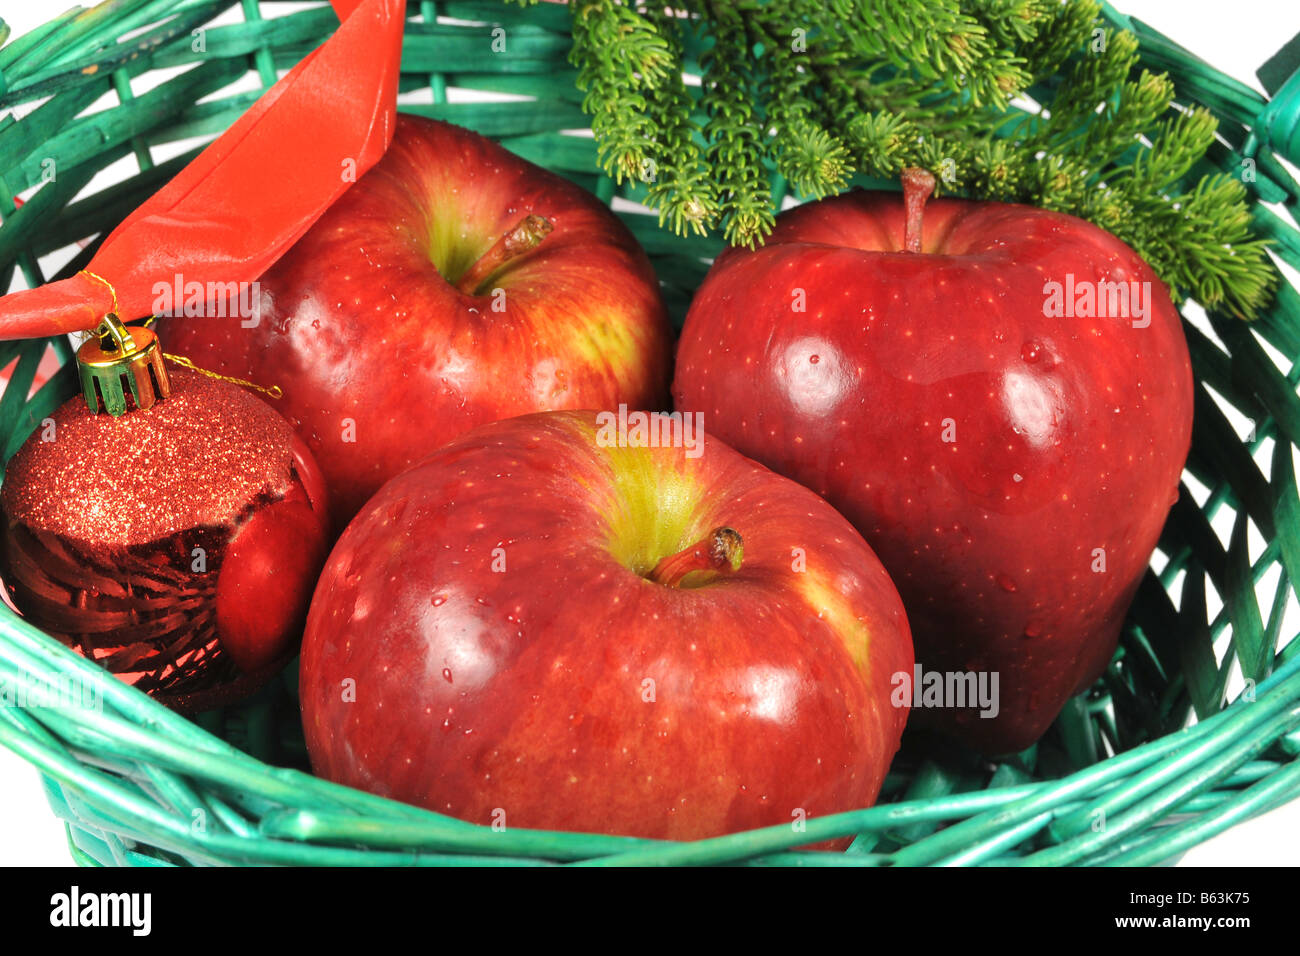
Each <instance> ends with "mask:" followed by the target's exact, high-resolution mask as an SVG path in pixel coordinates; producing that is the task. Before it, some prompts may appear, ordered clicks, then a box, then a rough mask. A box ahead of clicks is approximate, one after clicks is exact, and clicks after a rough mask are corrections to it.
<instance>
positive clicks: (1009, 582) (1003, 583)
mask: <svg viewBox="0 0 1300 956" xmlns="http://www.w3.org/2000/svg"><path fill="white" fill-rule="evenodd" d="M997 581H998V587H1000V588H1001V589H1002V590H1004V591H1015V589H1016V582H1015V580H1014V579H1012V577H1011V575H1009V574H999V575H998V577H997Z"/></svg>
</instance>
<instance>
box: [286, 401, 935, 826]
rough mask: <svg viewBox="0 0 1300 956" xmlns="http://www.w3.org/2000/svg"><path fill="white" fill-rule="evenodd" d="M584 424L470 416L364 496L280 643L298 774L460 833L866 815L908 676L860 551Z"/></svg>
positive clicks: (786, 508) (884, 590) (768, 476)
mask: <svg viewBox="0 0 1300 956" xmlns="http://www.w3.org/2000/svg"><path fill="white" fill-rule="evenodd" d="M634 415H635V413H634ZM653 421H654V422H656V423H660V424H662V423H664V422H668V421H670V420H669V419H668V418H666V417H663V416H655V417H654V419H653ZM678 422H679V423H680V419H678ZM606 424H608V423H607V422H605V421H604V420H603V419H600V418H598V417H597V416H596V413H593V412H550V413H543V414H537V415H529V416H524V417H521V418H516V419H512V420H509V421H505V422H499V423H496V424H493V425H489V426H485V427H483V428H480V429H477V430H475V431H473V432H471V433H470V434H468V435H465V436H463V437H461V438H460V439H457V440H455V441H453V442H452V443H451V444H449V445H447V446H446V447H444V448H442V449H441V450H439V451H438V452H436V453H435V454H434V455H432V456H431V457H430V458H428V459H427V460H425V461H424V462H422V463H420V464H419V465H417V466H415V467H414V468H412V469H411V470H409V471H407V472H405V473H403V474H402V475H400V476H398V477H397V478H395V479H393V480H392V481H390V482H389V483H388V484H387V485H386V486H385V487H384V488H383V489H382V490H381V491H380V492H379V494H377V495H376V496H375V497H374V498H373V499H372V500H371V501H370V502H369V504H367V506H366V507H365V509H364V510H363V511H362V512H361V514H360V515H359V516H358V517H357V518H356V519H355V520H354V521H353V523H352V524H351V525H350V526H349V527H348V529H347V531H346V532H345V533H344V534H343V536H342V538H340V540H339V542H338V544H337V546H336V547H335V549H334V552H333V554H331V556H330V558H329V561H328V562H327V564H326V568H325V571H324V573H323V575H322V577H321V580H320V583H319V585H318V587H317V590H316V594H315V596H314V598H313V599H312V606H311V611H310V614H309V617H308V623H307V632H306V636H305V638H304V647H303V655H302V670H301V697H302V709H303V723H304V728H305V732H306V739H307V746H308V749H309V751H310V753H311V758H312V765H313V767H314V769H315V771H316V773H317V774H319V775H321V776H323V777H326V778H328V779H330V780H334V781H338V782H340V783H344V784H348V785H350V786H354V787H359V788H361V789H364V790H369V791H372V792H374V793H379V794H383V795H385V796H389V797H394V798H396V799H398V800H403V801H406V802H409V803H414V804H419V805H421V806H424V807H428V808H430V809H432V810H436V811H438V812H441V813H446V814H450V815H452V816H456V817H459V818H461V819H464V820H468V821H471V822H475V823H480V824H492V823H504V824H506V825H507V826H518V827H534V828H542V829H557V830H580V831H599V832H608V833H621V834H629V835H634V836H642V837H658V838H669V839H690V838H697V837H707V836H712V835H716V834H721V833H726V832H729V831H734V830H742V829H747V828H752V827H758V826H763V825H767V824H781V823H791V822H797V821H799V820H801V819H802V818H803V815H807V816H820V815H824V814H829V813H834V812H837V811H842V810H849V809H852V808H857V807H865V806H868V805H870V804H871V802H872V801H873V800H874V799H875V797H876V795H877V793H878V791H879V789H880V785H881V782H882V780H883V778H884V775H885V771H886V769H887V767H888V765H889V761H890V759H891V757H892V756H893V754H894V752H895V751H896V750H897V747H898V742H899V737H900V735H901V733H902V730H903V724H904V722H905V720H906V716H907V710H906V708H900V707H895V706H893V704H892V702H891V700H890V692H891V689H892V687H891V680H892V678H893V675H895V674H897V673H899V672H905V673H910V672H911V668H912V664H913V659H912V647H911V640H910V637H909V633H908V628H907V621H906V618H905V617H904V613H903V608H902V604H901V602H900V601H899V599H898V595H897V592H896V591H895V590H894V587H893V585H892V584H891V583H890V581H889V578H888V577H887V576H886V574H885V572H884V570H883V569H882V568H881V566H880V564H879V562H878V561H877V560H876V558H875V556H874V555H873V554H872V553H871V550H870V549H869V548H868V547H867V545H866V543H865V542H863V540H862V538H861V537H860V536H859V535H858V534H857V532H855V531H854V530H853V528H852V527H851V526H850V525H849V523H848V522H847V521H845V520H844V519H843V518H842V517H840V515H838V514H836V513H835V511H834V510H833V509H832V508H831V507H830V506H829V505H827V504H826V503H825V502H824V501H822V500H821V499H820V498H818V497H817V496H816V495H814V494H812V493H811V492H810V491H808V490H807V489H805V488H802V487H800V486H799V485H797V484H795V483H794V482H792V481H789V480H787V479H785V478H782V477H780V476H778V475H775V474H773V473H772V472H770V471H768V470H767V469H765V468H762V467H760V466H759V465H756V464H754V463H753V462H751V461H749V460H748V459H746V458H744V457H742V456H740V455H738V454H736V453H735V452H734V451H732V450H731V449H729V448H727V447H725V446H724V445H723V444H722V443H721V442H718V441H715V440H714V439H712V438H711V437H710V438H708V439H706V440H704V444H703V446H702V451H703V453H702V454H694V453H693V452H692V451H691V449H690V448H683V447H645V446H642V447H623V446H620V445H619V444H618V442H617V439H616V438H614V439H611V438H610V435H611V432H609V431H601V428H602V427H604V425H606ZM628 435H629V441H635V440H637V439H636V433H635V431H630V432H629V433H628ZM697 435H698V437H699V438H700V439H703V438H704V436H703V434H702V433H697ZM607 439H609V440H607ZM649 440H650V441H653V439H649ZM732 529H734V530H732Z"/></svg>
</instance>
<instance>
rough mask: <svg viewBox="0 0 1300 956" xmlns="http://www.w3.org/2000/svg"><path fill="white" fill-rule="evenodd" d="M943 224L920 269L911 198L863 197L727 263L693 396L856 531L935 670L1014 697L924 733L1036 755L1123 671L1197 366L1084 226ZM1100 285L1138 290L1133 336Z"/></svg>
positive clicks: (993, 221) (931, 232) (933, 210)
mask: <svg viewBox="0 0 1300 956" xmlns="http://www.w3.org/2000/svg"><path fill="white" fill-rule="evenodd" d="M909 189H911V190H912V191H913V193H914V194H913V196H912V206H913V209H912V212H913V223H912V229H911V232H912V236H913V238H914V239H917V238H919V237H920V203H922V202H924V194H925V192H927V191H928V190H926V188H925V186H924V185H923V184H917V183H915V182H914V183H912V184H911V185H910V187H909ZM924 217H925V218H924V241H923V243H922V244H921V245H920V248H919V249H918V250H917V251H914V252H912V251H907V249H906V248H905V238H904V237H905V232H906V231H907V228H908V224H907V215H906V211H905V209H904V202H903V199H902V198H901V197H900V196H898V195H896V194H892V193H871V192H857V193H852V194H848V195H844V196H841V197H839V198H836V199H832V200H827V201H825V202H820V203H815V204H809V205H806V206H801V207H798V208H795V209H792V210H790V211H788V212H786V213H783V214H782V215H781V216H780V217H779V218H778V221H777V226H776V228H775V230H774V231H773V233H772V236H771V238H770V239H769V241H768V242H767V244H766V245H765V246H764V247H763V248H762V249H759V250H757V251H753V252H748V251H742V250H735V249H732V250H728V251H727V252H725V253H724V254H723V255H722V256H721V257H719V259H718V260H717V262H716V263H715V265H714V267H713V269H712V270H711V272H710V273H709V276H708V278H707V279H706V281H705V282H704V284H703V286H702V287H701V289H700V290H699V293H698V294H697V295H696V297H695V300H694V302H693V303H692V306H691V309H690V313H689V315H688V316H687V319H686V324H685V329H684V331H683V334H682V340H681V344H680V347H679V351H678V355H677V377H676V380H675V382H674V385H673V392H674V397H675V399H676V403H677V408H679V409H682V410H688V411H699V412H703V414H704V415H705V421H706V423H707V425H708V428H709V431H710V433H711V434H716V435H717V436H718V437H719V438H721V439H722V440H724V441H726V442H727V443H729V444H730V445H732V446H733V447H734V448H736V449H737V450H739V451H740V452H742V453H744V454H746V455H749V456H751V457H753V458H755V459H757V460H758V461H760V462H762V463H764V464H766V465H767V466H768V467H770V468H773V469H775V470H776V471H778V472H780V473H782V474H784V475H788V476H789V477H791V478H794V479H795V480H797V481H799V482H801V483H803V484H805V485H807V486H808V487H809V488H811V489H813V490H814V491H816V492H817V493H818V494H820V495H823V496H824V497H825V498H826V499H827V500H828V501H830V502H831V504H833V505H835V507H836V508H838V509H839V510H840V511H841V512H842V513H843V514H844V515H845V516H846V517H848V518H849V520H850V521H852V522H853V523H854V525H855V526H856V527H857V528H858V530H859V531H861V532H862V534H863V536H864V537H865V538H866V539H867V541H868V542H870V544H871V546H872V547H873V548H874V549H875V550H876V552H877V553H878V554H879V555H880V558H881V560H882V561H883V562H884V565H885V567H886V568H887V569H888V570H889V573H890V575H891V576H892V577H893V579H894V582H895V583H896V584H897V586H898V589H899V592H900V594H901V595H902V597H903V602H904V604H905V606H906V607H907V612H908V619H909V621H910V623H911V626H912V632H913V635H914V638H915V641H916V651H917V661H918V663H919V664H920V665H921V666H922V667H923V668H924V669H925V670H926V671H930V672H939V673H943V672H958V671H962V672H964V671H978V672H989V673H992V672H996V673H997V674H998V675H999V686H1000V697H1001V702H1000V708H999V710H1000V713H999V714H998V715H997V716H996V717H994V718H991V719H985V718H983V717H981V716H980V712H979V711H978V710H977V709H975V708H971V707H966V708H956V709H946V710H922V711H920V712H918V713H917V714H915V715H914V718H913V719H914V720H918V721H928V722H930V723H933V724H937V725H938V726H939V727H941V728H943V729H945V730H946V731H948V732H950V733H952V734H954V735H956V736H957V737H959V738H961V739H962V740H964V741H966V742H967V743H969V744H971V745H973V746H975V747H978V748H980V749H983V750H985V751H988V752H1009V751H1017V750H1020V749H1022V748H1024V747H1026V746H1028V745H1029V744H1030V743H1032V742H1033V741H1034V740H1036V739H1037V738H1038V737H1039V736H1040V735H1041V734H1042V733H1043V732H1044V731H1045V730H1046V729H1047V728H1048V726H1049V725H1050V724H1051V723H1052V721H1053V719H1054V718H1055V717H1056V715H1057V714H1058V713H1059V712H1060V710H1061V708H1062V706H1063V705H1064V703H1065V701H1066V700H1067V699H1068V698H1069V697H1070V696H1071V695H1072V694H1076V693H1079V692H1081V691H1083V690H1085V689H1086V688H1087V687H1088V686H1089V685H1090V684H1091V683H1092V682H1093V681H1094V680H1095V679H1096V678H1097V677H1098V675H1099V674H1100V673H1101V671H1102V670H1104V668H1105V666H1106V664H1107V662H1108V661H1109V659H1110V657H1111V655H1112V653H1113V652H1114V649H1115V645H1116V641H1117V639H1118V634H1119V629H1120V626H1121V623H1122V621H1123V619H1124V615H1125V612H1126V610H1127V608H1128V606H1129V604H1130V602H1131V600H1132V598H1133V595H1134V593H1135V591H1136V589H1137V586H1138V583H1139V581H1140V579H1141V577H1142V575H1143V573H1144V571H1145V570H1146V567H1147V563H1148V560H1149V559H1150V556H1151V552H1152V549H1153V548H1154V547H1155V544H1156V541H1157V538H1158V536H1159V534H1160V529H1161V527H1162V525H1163V523H1164V520H1165V517H1166V515H1167V513H1168V511H1169V508H1170V506H1171V504H1172V503H1173V501H1174V500H1175V498H1176V496H1177V488H1178V480H1179V475H1180V473H1181V470H1182V467H1183V463H1184V461H1185V459H1186V457H1187V452H1188V448H1189V445H1190V441H1191V420H1192V375H1191V369H1190V364H1189V360H1188V352H1187V345H1186V342H1185V340H1184V337H1183V334H1182V330H1181V327H1180V324H1179V317H1178V313H1177V311H1176V310H1175V309H1174V307H1173V305H1172V303H1171V302H1170V300H1169V296H1168V294H1167V292H1166V290H1165V287H1164V286H1163V285H1162V284H1161V283H1160V282H1159V280H1157V279H1156V277H1155V275H1153V274H1152V272H1151V270H1150V268H1149V267H1148V266H1147V265H1146V264H1145V263H1144V262H1142V261H1141V259H1139V258H1138V256H1137V255H1136V254H1135V253H1134V252H1133V251H1132V250H1131V249H1129V248H1128V247H1127V246H1126V245H1124V243H1122V242H1121V241H1119V240H1118V239H1116V238H1115V237H1114V236H1112V235H1110V234H1109V233H1107V232H1104V231H1103V230H1101V229H1099V228H1097V227H1095V226H1093V225H1090V224H1089V223H1086V222H1083V221H1081V220H1079V219H1075V218H1072V217H1070V216H1065V215H1060V214H1057V213H1052V212H1047V211H1044V210H1042V209H1034V208H1029V207H1025V206H1013V205H1006V204H1000V203H977V202H970V201H962V200H956V199H952V200H939V201H936V202H932V203H930V204H929V205H928V206H926V207H925V210H924ZM1106 282H1112V283H1136V284H1137V285H1136V286H1134V285H1125V286H1124V287H1123V288H1124V289H1125V290H1126V291H1127V292H1128V293H1133V292H1136V293H1137V296H1136V298H1130V300H1129V302H1128V309H1127V312H1128V313H1129V314H1128V315H1122V314H1118V313H1122V312H1124V311H1125V310H1124V309H1122V308H1120V307H1119V306H1120V305H1121V304H1122V303H1119V302H1118V301H1117V300H1118V296H1119V291H1118V290H1119V289H1120V287H1119V286H1100V284H1101V283H1106ZM1052 283H1057V284H1059V286H1058V285H1052ZM1085 290H1091V294H1092V295H1093V299H1092V308H1091V309H1089V308H1087V305H1088V303H1087V301H1086V300H1085V299H1084V294H1085ZM1098 291H1100V292H1101V293H1102V296H1103V299H1104V301H1105V308H1104V311H1105V312H1107V313H1111V314H1110V315H1108V316H1100V315H1098V314H1097V313H1098V312H1099V311H1102V310H1100V309H1099V308H1098V306H1097V300H1096V293H1097V292H1098ZM1112 293H1113V294H1114V295H1115V297H1116V300H1115V301H1112V298H1111V296H1112ZM1061 312H1066V313H1067V314H1064V315H1063V314H1060V313H1061ZM1139 313H1141V314H1139Z"/></svg>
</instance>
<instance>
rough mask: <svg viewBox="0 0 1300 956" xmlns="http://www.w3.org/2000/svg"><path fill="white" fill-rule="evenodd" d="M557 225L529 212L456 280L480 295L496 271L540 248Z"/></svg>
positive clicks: (459, 285)
mask: <svg viewBox="0 0 1300 956" xmlns="http://www.w3.org/2000/svg"><path fill="white" fill-rule="evenodd" d="M554 228H555V226H554V225H553V224H552V222H551V221H550V220H549V219H547V218H545V217H544V216H538V215H534V214H531V213H530V214H529V215H527V216H524V218H523V219H520V220H519V222H518V223H516V225H515V227H514V228H513V229H511V230H509V231H508V232H505V233H503V234H502V235H501V236H500V237H499V238H498V239H497V241H496V242H494V243H492V248H490V249H489V250H488V251H487V252H485V253H483V255H482V256H480V257H479V259H478V261H477V262H475V263H474V264H473V265H472V266H470V267H469V268H468V269H466V270H465V274H464V275H462V276H461V277H460V278H459V279H458V280H457V281H456V288H457V289H459V290H460V291H461V292H464V293H465V294H466V295H479V294H480V292H479V287H480V286H482V285H483V284H484V283H485V282H486V281H487V280H488V279H489V278H491V277H492V274H493V273H494V272H496V271H497V270H498V269H500V268H501V267H502V266H503V265H505V264H506V263H507V262H509V261H510V260H511V259H513V258H515V257H516V256H521V255H523V254H524V253H525V252H528V251H530V250H532V249H536V248H537V247H538V246H539V245H541V242H542V240H543V239H545V238H546V237H547V235H548V234H549V233H550V231H551V230H552V229H554Z"/></svg>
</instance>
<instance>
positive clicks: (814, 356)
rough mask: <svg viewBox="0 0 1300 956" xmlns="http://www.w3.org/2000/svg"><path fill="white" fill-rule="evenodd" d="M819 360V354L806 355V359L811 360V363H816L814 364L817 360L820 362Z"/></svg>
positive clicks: (820, 358)
mask: <svg viewBox="0 0 1300 956" xmlns="http://www.w3.org/2000/svg"><path fill="white" fill-rule="evenodd" d="M821 360H822V357H821V356H820V355H810V356H808V361H809V362H811V363H812V364H813V365H816V364H817V363H818V362H820V361H821Z"/></svg>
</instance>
